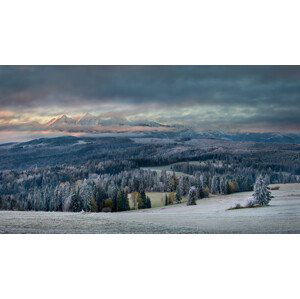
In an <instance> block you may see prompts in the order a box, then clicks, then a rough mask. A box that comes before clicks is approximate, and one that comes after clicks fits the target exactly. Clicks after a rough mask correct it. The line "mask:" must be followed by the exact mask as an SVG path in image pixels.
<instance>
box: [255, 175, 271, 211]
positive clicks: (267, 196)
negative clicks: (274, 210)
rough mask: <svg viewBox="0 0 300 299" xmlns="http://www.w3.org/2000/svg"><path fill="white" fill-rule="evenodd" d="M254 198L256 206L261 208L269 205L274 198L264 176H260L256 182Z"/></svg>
mask: <svg viewBox="0 0 300 299" xmlns="http://www.w3.org/2000/svg"><path fill="white" fill-rule="evenodd" d="M252 196H253V199H254V204H256V205H259V206H266V205H268V204H269V202H270V200H271V199H272V198H273V196H272V195H271V192H270V191H269V189H268V186H267V184H266V182H265V180H264V178H263V176H262V175H260V176H259V177H258V178H257V180H256V182H255V185H254V193H253V195H252Z"/></svg>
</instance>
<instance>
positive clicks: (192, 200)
mask: <svg viewBox="0 0 300 299" xmlns="http://www.w3.org/2000/svg"><path fill="white" fill-rule="evenodd" d="M196 199H197V190H196V188H195V187H194V186H192V187H191V188H190V191H189V194H188V201H187V205H188V206H192V205H195V204H196Z"/></svg>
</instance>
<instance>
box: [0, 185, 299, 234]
mask: <svg viewBox="0 0 300 299" xmlns="http://www.w3.org/2000/svg"><path fill="white" fill-rule="evenodd" d="M250 194H251V192H244V193H235V194H232V195H221V196H213V197H211V198H209V199H202V200H198V202H197V205H196V206H186V205H185V204H180V205H173V206H167V207H163V208H154V209H148V210H139V211H129V212H121V213H62V212H17V211H0V232H1V233H300V184H285V185H283V184H281V185H280V189H279V190H276V191H272V194H273V195H274V196H275V198H273V200H272V201H271V204H270V206H268V207H262V208H252V209H240V210H230V211H228V210H227V209H228V208H230V207H231V206H232V205H233V204H234V203H236V202H240V203H243V202H244V201H245V200H246V199H247V198H248V197H249V195H250Z"/></svg>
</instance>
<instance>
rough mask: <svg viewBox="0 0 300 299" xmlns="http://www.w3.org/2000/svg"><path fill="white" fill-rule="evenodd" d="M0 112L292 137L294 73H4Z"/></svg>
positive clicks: (59, 69) (58, 69) (178, 69)
mask: <svg viewBox="0 0 300 299" xmlns="http://www.w3.org/2000/svg"><path fill="white" fill-rule="evenodd" d="M0 110H7V111H12V112H14V113H15V114H16V115H19V117H20V118H22V114H30V113H31V115H32V118H33V119H38V118H39V117H42V116H46V117H47V116H49V115H51V116H52V115H55V114H57V113H71V114H76V113H80V112H86V111H89V112H94V113H95V114H99V113H112V112H113V113H117V114H119V115H120V114H122V113H123V114H124V115H126V116H127V117H137V116H139V117H148V118H152V119H157V120H160V121H162V122H171V123H177V122H179V123H180V122H181V123H187V124H196V125H199V126H202V127H208V126H215V127H217V126H226V127H233V128H235V127H236V128H239V127H247V126H250V127H249V129H251V128H254V127H257V126H261V127H264V128H265V129H266V130H270V129H272V128H275V127H276V128H279V129H280V128H283V129H284V130H288V129H293V130H297V129H299V128H300V120H299V117H298V115H300V114H299V113H300V67H299V66H40V67H37V66H19V67H15V66H14V67H9V66H2V67H0ZM10 117H11V116H10ZM0 118H1V115H0Z"/></svg>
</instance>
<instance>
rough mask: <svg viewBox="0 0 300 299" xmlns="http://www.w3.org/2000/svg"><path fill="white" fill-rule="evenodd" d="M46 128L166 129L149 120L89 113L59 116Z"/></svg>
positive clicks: (47, 124)
mask: <svg viewBox="0 0 300 299" xmlns="http://www.w3.org/2000/svg"><path fill="white" fill-rule="evenodd" d="M46 126H48V127H52V128H56V127H67V126H92V127H93V126H142V127H144V126H145V127H156V128H158V127H167V126H165V125H163V124H160V123H158V122H155V121H151V120H143V121H130V120H127V119H124V118H118V117H102V116H95V115H93V114H91V113H88V112H87V113H85V114H84V115H83V116H81V117H80V118H79V119H74V118H71V117H68V116H67V115H65V114H64V115H61V116H59V117H55V118H52V119H51V120H50V121H49V122H48V123H46Z"/></svg>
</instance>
